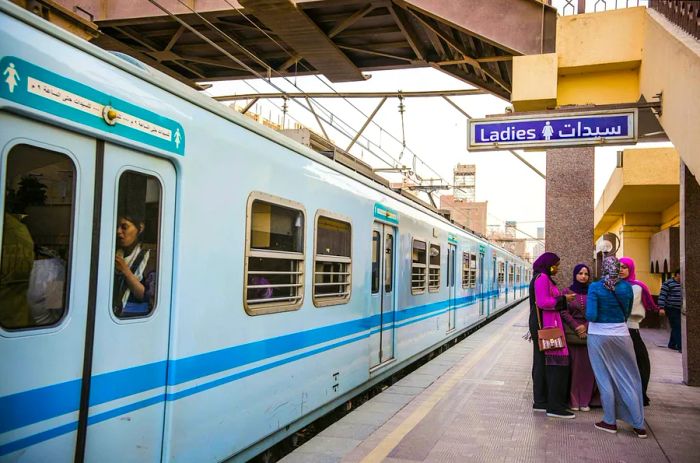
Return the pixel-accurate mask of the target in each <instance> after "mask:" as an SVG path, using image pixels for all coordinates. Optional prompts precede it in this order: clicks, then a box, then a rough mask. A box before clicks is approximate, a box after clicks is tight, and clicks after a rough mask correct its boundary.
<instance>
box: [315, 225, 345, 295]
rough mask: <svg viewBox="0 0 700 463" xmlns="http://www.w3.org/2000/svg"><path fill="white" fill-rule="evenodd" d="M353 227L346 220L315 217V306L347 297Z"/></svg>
mask: <svg viewBox="0 0 700 463" xmlns="http://www.w3.org/2000/svg"><path fill="white" fill-rule="evenodd" d="M351 242H352V227H351V226H350V222H349V221H345V220H339V219H336V218H333V217H330V216H327V215H317V217H316V254H315V256H314V290H313V295H314V305H316V307H323V306H327V305H336V304H345V303H347V302H348V300H350V290H351V287H352V283H351V275H352V264H351V253H350V249H351Z"/></svg>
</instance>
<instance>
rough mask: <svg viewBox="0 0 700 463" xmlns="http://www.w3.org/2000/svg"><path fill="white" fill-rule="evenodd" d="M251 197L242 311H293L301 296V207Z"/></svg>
mask: <svg viewBox="0 0 700 463" xmlns="http://www.w3.org/2000/svg"><path fill="white" fill-rule="evenodd" d="M251 197H252V201H251V202H250V203H249V204H250V213H249V215H248V217H249V219H248V242H247V246H248V262H247V268H246V275H245V279H244V282H245V286H246V287H245V290H244V294H245V300H244V302H245V310H246V312H247V313H248V314H250V315H258V314H265V313H274V312H281V311H285V310H294V309H296V308H298V307H300V306H301V302H302V298H303V294H304V289H303V282H304V279H303V275H304V266H303V263H304V213H303V212H302V211H301V210H300V209H301V205H299V209H297V208H294V207H288V205H290V206H291V205H292V204H294V205H296V203H292V202H291V201H288V200H284V199H281V198H273V197H271V196H270V195H267V194H263V193H254V194H253V195H251ZM259 197H264V198H265V199H269V201H268V200H262V199H258V198H259ZM273 201H274V202H273ZM282 204H285V205H282ZM254 278H256V279H254ZM262 278H264V279H265V280H266V281H267V283H265V282H264V281H263V280H262ZM254 282H257V284H254ZM265 285H269V286H268V287H265ZM268 290H271V293H270V291H268Z"/></svg>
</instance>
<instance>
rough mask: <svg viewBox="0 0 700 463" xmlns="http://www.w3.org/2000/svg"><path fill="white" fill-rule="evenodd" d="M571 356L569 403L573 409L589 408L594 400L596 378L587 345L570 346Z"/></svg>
mask: <svg viewBox="0 0 700 463" xmlns="http://www.w3.org/2000/svg"><path fill="white" fill-rule="evenodd" d="M569 355H570V356H571V390H570V392H569V403H570V404H571V406H572V407H575V408H578V407H588V406H589V405H591V399H593V390H594V389H595V376H593V368H592V367H591V361H590V359H589V358H588V349H587V348H586V346H585V345H574V344H569Z"/></svg>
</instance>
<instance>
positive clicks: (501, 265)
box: [498, 260, 506, 285]
mask: <svg viewBox="0 0 700 463" xmlns="http://www.w3.org/2000/svg"><path fill="white" fill-rule="evenodd" d="M505 279H506V263H505V262H503V261H502V260H499V261H498V284H499V285H502V284H503V283H505Z"/></svg>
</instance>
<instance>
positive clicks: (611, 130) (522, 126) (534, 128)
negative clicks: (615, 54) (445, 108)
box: [467, 108, 637, 151]
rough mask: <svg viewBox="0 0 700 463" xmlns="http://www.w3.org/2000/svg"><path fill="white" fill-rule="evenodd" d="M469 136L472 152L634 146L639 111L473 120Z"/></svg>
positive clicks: (590, 112) (602, 111) (589, 112)
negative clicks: (608, 145)
mask: <svg viewBox="0 0 700 463" xmlns="http://www.w3.org/2000/svg"><path fill="white" fill-rule="evenodd" d="M467 132H468V146H467V149H468V150H469V151H497V150H504V149H512V148H542V149H547V148H561V147H568V146H581V145H602V144H614V145H622V144H631V143H636V141H637V109H636V108H633V109H609V110H598V111H584V112H553V113H551V114H535V115H514V116H502V117H487V118H484V119H470V120H469V124H468V125H467Z"/></svg>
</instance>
